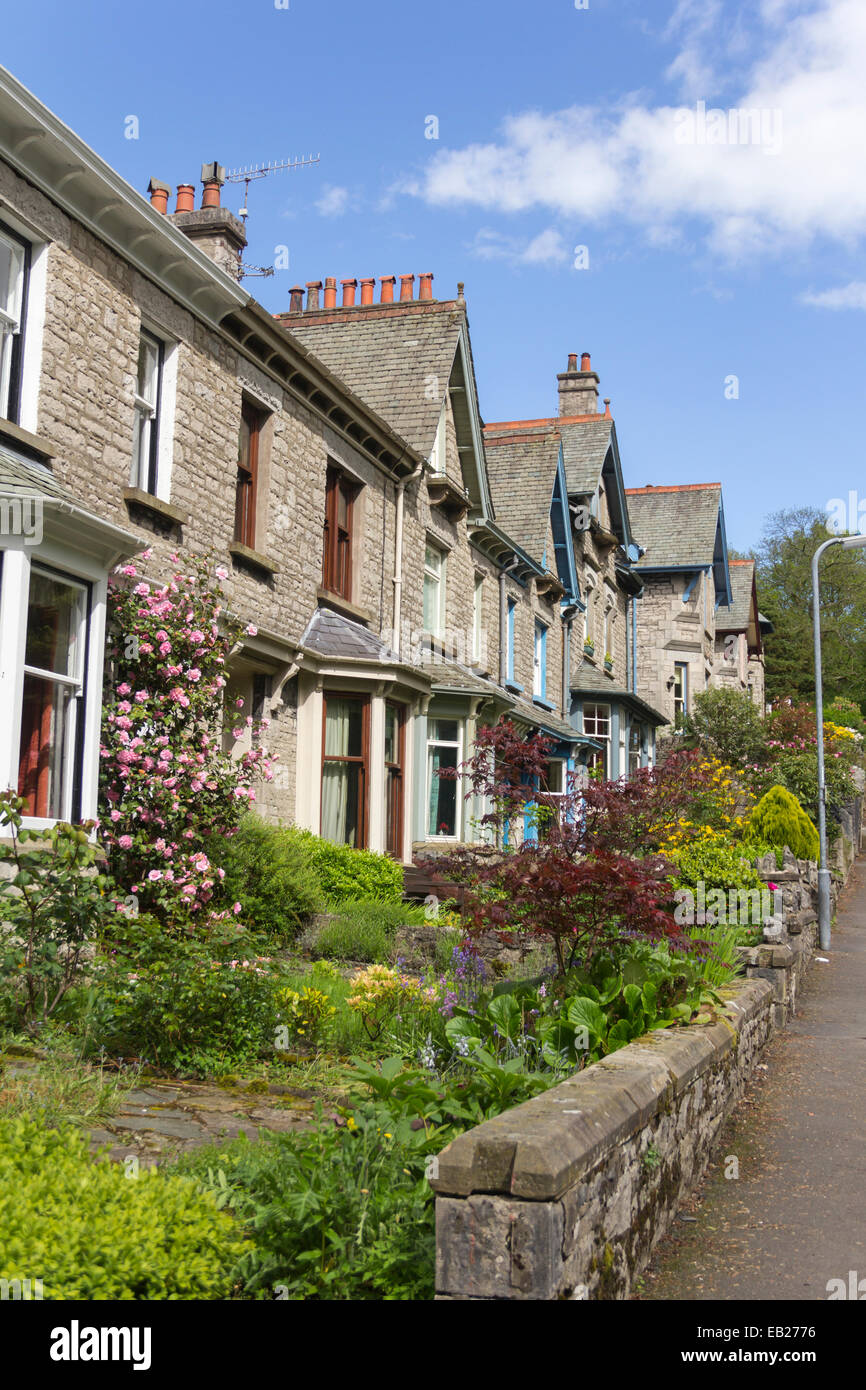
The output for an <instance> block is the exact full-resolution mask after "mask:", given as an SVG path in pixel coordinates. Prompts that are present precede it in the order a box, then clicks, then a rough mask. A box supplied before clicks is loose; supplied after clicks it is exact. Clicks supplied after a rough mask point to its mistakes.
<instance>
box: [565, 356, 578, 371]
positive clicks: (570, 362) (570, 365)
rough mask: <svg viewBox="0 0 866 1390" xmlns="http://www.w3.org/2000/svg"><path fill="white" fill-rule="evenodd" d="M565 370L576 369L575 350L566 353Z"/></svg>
mask: <svg viewBox="0 0 866 1390" xmlns="http://www.w3.org/2000/svg"><path fill="white" fill-rule="evenodd" d="M566 371H568V372H576V371H577V353H576V352H570V353H569V354H568V366H567V367H566Z"/></svg>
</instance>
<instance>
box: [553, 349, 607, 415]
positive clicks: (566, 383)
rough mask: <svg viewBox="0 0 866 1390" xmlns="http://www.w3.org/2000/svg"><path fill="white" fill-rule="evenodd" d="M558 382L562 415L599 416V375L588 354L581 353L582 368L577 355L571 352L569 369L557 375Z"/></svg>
mask: <svg viewBox="0 0 866 1390" xmlns="http://www.w3.org/2000/svg"><path fill="white" fill-rule="evenodd" d="M556 380H557V382H558V383H559V413H560V415H597V414H598V373H597V372H594V371H593V370H592V363H591V362H590V360H589V353H588V352H584V353H581V357H580V368H578V365H577V353H576V352H570V353H569V354H568V367H567V369H566V370H565V371H564V372H559V373H558V374H557V378H556Z"/></svg>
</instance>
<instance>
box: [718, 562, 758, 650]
mask: <svg viewBox="0 0 866 1390" xmlns="http://www.w3.org/2000/svg"><path fill="white" fill-rule="evenodd" d="M728 563H729V564H730V567H731V593H732V595H733V602H732V603H730V604H725V603H722V604H719V607H718V609H717V610H716V631H717V632H745V631H746V629H747V628H749V627H751V625H752V580H753V579H754V576H755V562H754V560H730V561H729V562H728Z"/></svg>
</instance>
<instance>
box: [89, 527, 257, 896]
mask: <svg viewBox="0 0 866 1390" xmlns="http://www.w3.org/2000/svg"><path fill="white" fill-rule="evenodd" d="M143 558H144V559H145V560H147V559H148V558H149V552H145V555H144V557H143ZM172 561H173V562H175V563H177V565H178V568H177V570H176V572H175V573H174V575H173V576H172V578H171V579H170V580H169V581H168V583H166V584H162V585H157V584H155V583H152V582H149V581H147V580H144V579H142V578H140V576H139V573H138V571H137V569H136V566H135V565H133V564H126V565H123V566H122V567H121V569H120V570H119V572H118V573H116V574H115V575H114V576H112V577H111V579H110V581H109V619H110V622H109V636H108V643H107V658H108V659H107V661H106V691H105V699H104V709H105V714H104V722H103V742H102V749H101V757H102V778H101V782H102V787H101V791H102V808H101V813H102V826H101V832H100V833H101V836H102V840H103V843H104V844H105V846H106V849H107V851H108V855H109V863H110V867H111V870H112V873H113V874H114V876H115V878H116V879H117V880H118V882H120V883H122V884H124V885H125V886H126V887H127V888H128V889H129V891H130V892H132V893H133V894H135V895H136V897H137V899H138V901H139V904H140V906H141V907H142V908H143V909H145V910H148V911H150V912H154V913H156V914H157V915H158V916H161V917H163V918H164V919H166V920H168V919H172V920H173V919H175V918H176V917H177V915H178V913H179V912H180V913H181V915H186V914H188V913H197V912H200V911H201V909H202V908H203V907H204V905H205V904H207V903H209V902H210V901H211V899H212V898H213V896H214V892H215V889H217V888H218V885H219V883H220V880H221V873H222V871H221V870H219V869H216V868H214V867H213V864H212V858H213V856H212V854H211V853H210V852H209V850H210V846H211V845H212V844H213V843H215V839H214V837H215V836H226V835H232V834H234V832H235V831H236V830H237V826H238V824H239V822H240V818H241V815H242V813H243V811H244V810H246V809H247V807H249V805H250V803H251V802H252V801H254V800H255V795H256V792H255V786H254V783H255V781H256V780H257V779H258V778H259V777H261V776H264V777H265V778H268V779H270V778H271V777H272V776H273V773H272V770H271V761H270V758H269V755H268V753H267V750H266V749H265V748H264V747H263V746H255V745H256V740H255V739H254V746H253V747H252V748H251V749H249V750H248V751H247V752H246V753H244V755H243V756H242V757H240V758H234V757H233V756H232V754H231V753H230V752H224V751H223V722H224V693H223V692H224V689H225V686H226V676H225V668H226V663H227V659H228V656H229V653H230V651H231V650H232V647H233V645H234V643H235V641H236V639H237V637H238V636H239V635H240V627H239V625H238V624H236V623H233V622H231V621H229V620H228V618H227V615H226V613H225V611H224V606H223V597H222V592H221V588H220V581H221V580H222V579H224V578H225V577H226V571H225V570H222V569H217V570H216V571H215V577H214V576H212V574H211V566H210V561H209V560H208V558H207V557H204V556H199V557H194V558H192V559H189V560H187V561H185V562H184V564H183V566H182V567H181V566H180V562H179V561H178V557H177V556H173V557H172ZM246 631H247V632H248V633H249V634H250V635H254V634H255V628H254V627H252V625H250V626H249V627H248V628H247V629H246ZM241 704H242V701H240V700H239V701H237V705H238V706H240V705H241ZM228 713H229V712H228V711H226V716H227V715H228ZM233 715H234V718H235V720H236V725H235V727H234V728H233V734H234V737H235V739H236V740H237V739H238V738H240V737H241V735H242V733H243V726H244V725H246V726H247V727H252V726H253V721H252V717H251V716H250V715H244V714H243V713H242V711H241V710H240V709H236V710H235V711H234V712H233ZM265 726H266V721H262V722H261V724H260V725H259V726H256V727H255V728H254V734H255V735H256V737H258V735H259V733H260V732H261V730H262V729H263V728H264V727H265ZM217 905H218V904H217V903H215V904H214V906H217Z"/></svg>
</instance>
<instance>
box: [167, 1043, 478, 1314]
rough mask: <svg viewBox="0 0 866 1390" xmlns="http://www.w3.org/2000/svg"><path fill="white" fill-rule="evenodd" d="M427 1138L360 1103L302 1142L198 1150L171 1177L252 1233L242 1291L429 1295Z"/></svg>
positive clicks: (278, 1139) (305, 1295)
mask: <svg viewBox="0 0 866 1390" xmlns="http://www.w3.org/2000/svg"><path fill="white" fill-rule="evenodd" d="M397 1064H398V1066H400V1065H402V1063H401V1062H400V1061H399V1060H398V1063H397ZM430 1130H431V1133H430V1135H429V1136H428V1134H427V1131H426V1130H425V1129H424V1128H421V1129H419V1130H416V1131H413V1130H411V1128H410V1126H409V1123H408V1121H402V1122H401V1121H396V1120H395V1119H394V1118H393V1117H392V1114H391V1113H390V1112H389V1111H387V1110H385V1109H384V1108H382V1107H378V1106H376V1107H374V1106H369V1105H367V1106H361V1107H358V1108H356V1109H354V1110H353V1111H352V1114H351V1117H350V1120H349V1123H348V1124H347V1125H346V1126H344V1127H341V1128H339V1129H337V1128H336V1127H335V1126H334V1125H333V1124H332V1123H327V1124H326V1123H324V1121H323V1118H322V1117H320V1122H319V1124H318V1125H317V1126H316V1128H315V1129H313V1130H311V1131H310V1132H309V1133H307V1134H304V1135H298V1136H295V1135H284V1134H268V1135H266V1136H264V1137H263V1139H262V1140H261V1142H259V1143H256V1144H251V1143H249V1142H244V1141H242V1140H238V1141H235V1142H234V1143H232V1144H230V1145H228V1146H226V1147H224V1148H223V1149H221V1150H214V1149H209V1150H208V1149H205V1150H200V1151H199V1152H198V1153H196V1154H195V1155H191V1156H190V1157H189V1158H184V1159H182V1160H181V1161H180V1163H179V1165H178V1171H181V1172H186V1173H190V1174H192V1175H194V1176H195V1177H197V1178H198V1180H199V1181H200V1182H201V1184H202V1186H203V1187H204V1189H205V1190H206V1191H208V1192H210V1193H212V1194H214V1196H215V1197H216V1198H217V1200H219V1201H220V1202H225V1203H227V1204H228V1205H230V1206H231V1207H232V1209H233V1210H234V1211H235V1213H236V1215H237V1216H238V1218H239V1219H240V1220H241V1221H243V1222H244V1223H247V1224H248V1225H249V1226H250V1228H251V1229H252V1231H253V1233H254V1239H255V1247H256V1248H255V1252H254V1254H252V1255H251V1256H248V1257H247V1258H246V1259H245V1261H244V1262H243V1266H242V1270H243V1274H244V1276H245V1284H244V1288H245V1292H247V1293H248V1294H251V1295H255V1294H257V1293H261V1292H262V1291H264V1290H267V1291H273V1290H274V1288H275V1286H278V1285H282V1286H283V1288H284V1289H285V1291H286V1293H287V1295H288V1297H289V1298H291V1299H304V1300H309V1299H327V1300H362V1299H363V1300H381V1299H422V1298H432V1297H433V1291H434V1267H435V1244H436V1242H435V1232H434V1221H433V1213H434V1201H433V1193H432V1191H431V1189H430V1186H429V1184H428V1183H427V1181H426V1179H425V1177H424V1165H425V1158H426V1156H427V1154H432V1153H436V1152H438V1150H439V1149H440V1148H441V1147H442V1146H443V1144H444V1143H445V1141H446V1139H447V1138H450V1137H451V1135H450V1133H449V1134H446V1135H444V1136H443V1137H437V1133H436V1131H435V1130H434V1129H433V1126H430Z"/></svg>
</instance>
